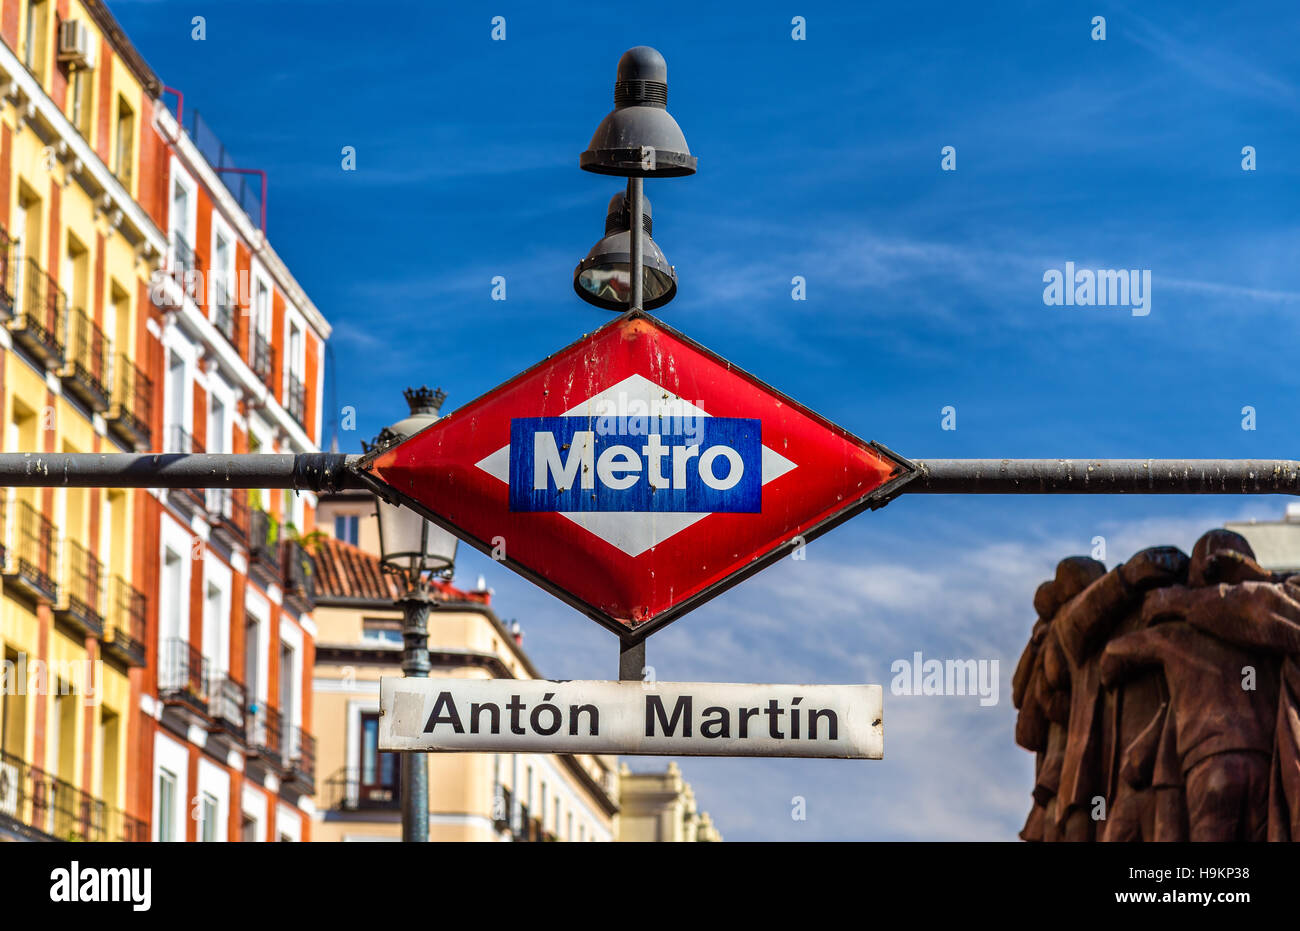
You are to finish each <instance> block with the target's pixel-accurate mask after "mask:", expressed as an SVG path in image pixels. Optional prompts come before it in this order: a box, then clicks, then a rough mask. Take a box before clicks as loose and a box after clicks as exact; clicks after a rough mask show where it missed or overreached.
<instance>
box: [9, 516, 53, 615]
mask: <svg viewBox="0 0 1300 931" xmlns="http://www.w3.org/2000/svg"><path fill="white" fill-rule="evenodd" d="M13 517H14V520H15V523H14V525H13V527H12V537H11V538H10V543H11V546H12V548H11V549H10V550H9V552H8V553H7V556H8V562H7V563H6V568H5V574H6V575H9V576H11V577H12V578H14V579H15V580H16V581H17V582H18V583H19V584H20V585H22V586H23V587H24V588H25V589H26V591H27V593H28V594H29V595H32V596H34V597H36V598H37V599H39V600H42V601H48V602H51V603H52V602H55V601H57V600H58V597H59V586H58V583H57V582H56V581H55V578H56V574H57V573H56V569H57V553H56V549H55V548H56V546H57V541H58V538H59V534H58V530H57V529H56V528H55V526H54V525H53V524H52V523H50V522H49V521H48V520H46V519H45V517H44V516H42V515H41V514H40V512H38V511H37V510H36V508H34V507H32V505H31V504H30V503H29V502H27V501H22V500H20V501H18V502H17V507H16V508H15V513H14V515H13Z"/></svg>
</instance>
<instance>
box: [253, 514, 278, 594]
mask: <svg viewBox="0 0 1300 931" xmlns="http://www.w3.org/2000/svg"><path fill="white" fill-rule="evenodd" d="M248 551H249V555H250V556H252V558H253V559H254V561H256V562H258V563H260V564H261V565H263V566H265V567H266V568H267V569H268V570H270V573H271V574H273V575H274V577H275V581H283V579H282V578H281V576H280V525H279V524H278V523H277V522H276V520H275V518H273V517H272V516H271V515H270V514H268V513H266V512H265V511H263V510H262V509H261V508H254V509H253V510H252V511H251V512H250V513H249V518H248Z"/></svg>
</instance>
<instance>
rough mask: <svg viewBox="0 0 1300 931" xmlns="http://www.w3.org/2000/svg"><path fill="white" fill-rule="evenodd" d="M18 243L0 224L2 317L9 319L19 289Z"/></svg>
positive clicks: (0, 315) (0, 301)
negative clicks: (17, 284)
mask: <svg viewBox="0 0 1300 931" xmlns="http://www.w3.org/2000/svg"><path fill="white" fill-rule="evenodd" d="M16 256H17V244H16V243H15V242H14V241H13V240H12V239H10V238H9V231H8V230H7V229H5V228H4V227H3V226H0V318H3V319H5V320H8V319H9V318H10V317H12V316H13V315H14V303H15V302H16V300H17V291H16V290H15V289H14V270H15V265H16Z"/></svg>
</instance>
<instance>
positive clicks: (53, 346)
mask: <svg viewBox="0 0 1300 931" xmlns="http://www.w3.org/2000/svg"><path fill="white" fill-rule="evenodd" d="M13 261H14V268H13V275H14V294H15V295H17V297H18V300H17V302H16V306H15V307H14V314H13V317H12V318H10V320H9V322H8V324H7V325H8V327H9V329H10V330H11V331H12V332H13V337H14V342H16V343H17V344H18V345H20V346H22V347H23V349H25V350H26V351H27V352H28V354H30V355H31V356H32V357H34V358H35V359H36V360H37V361H39V362H40V363H41V364H42V365H44V366H45V367H46V368H49V369H60V368H62V367H63V324H64V318H65V317H66V316H67V307H68V298H67V296H66V295H65V294H64V293H63V289H62V288H60V287H59V285H58V283H57V282H55V280H54V279H53V278H51V277H50V276H49V275H47V274H46V273H45V269H43V268H41V266H40V265H39V264H37V262H36V260H35V259H33V258H25V259H14V260H13Z"/></svg>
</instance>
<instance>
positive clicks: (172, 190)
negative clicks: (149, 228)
mask: <svg viewBox="0 0 1300 931" xmlns="http://www.w3.org/2000/svg"><path fill="white" fill-rule="evenodd" d="M170 167H171V173H170V182H171V183H170V185H169V186H168V188H167V239H168V245H169V246H170V245H171V236H172V233H174V232H176V230H177V229H180V232H181V235H182V236H184V237H185V241H186V242H187V243H189V244H190V248H191V249H197V248H198V245H199V244H198V243H197V242H195V241H194V240H195V239H196V238H197V237H198V234H197V233H196V232H195V229H196V228H197V227H198V218H199V186H198V183H197V182H196V181H195V180H194V179H193V178H191V177H190V174H189V172H187V171H186V170H185V169H184V168H182V167H181V163H180V162H179V161H177V160H176V156H174V155H173V156H172V158H171V163H170ZM178 183H179V184H180V186H181V187H183V188H185V217H184V223H183V224H178V223H177V222H176V216H175V214H174V212H173V210H172V207H173V206H174V205H175V203H176V185H177V184H178ZM172 258H173V260H174V259H175V256H174V255H173V256H172Z"/></svg>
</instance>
